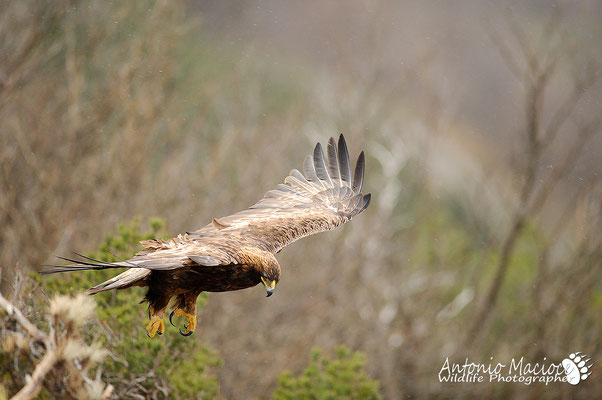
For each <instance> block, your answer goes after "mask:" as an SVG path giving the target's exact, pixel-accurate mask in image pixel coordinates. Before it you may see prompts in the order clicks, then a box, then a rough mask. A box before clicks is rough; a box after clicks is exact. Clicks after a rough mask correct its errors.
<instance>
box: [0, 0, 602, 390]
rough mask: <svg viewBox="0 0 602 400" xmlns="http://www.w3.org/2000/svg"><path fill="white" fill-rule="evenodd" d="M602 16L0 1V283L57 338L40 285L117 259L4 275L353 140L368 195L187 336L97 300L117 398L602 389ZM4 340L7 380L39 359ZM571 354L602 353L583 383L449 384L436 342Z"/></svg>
mask: <svg viewBox="0 0 602 400" xmlns="http://www.w3.org/2000/svg"><path fill="white" fill-rule="evenodd" d="M601 14H602V5H601V4H600V3H599V2H597V1H594V0H591V1H582V2H578V3H569V2H549V1H536V0H533V1H528V2H510V1H509V2H476V1H468V0H464V1H459V2H453V4H452V3H451V2H440V1H430V2H423V1H407V2H393V1H383V2H372V1H355V0H354V1H348V2H345V3H339V2H321V3H319V4H305V3H304V2H299V3H296V4H290V3H288V2H287V3H280V2H277V1H270V0H252V1H245V2H243V1H237V0H230V1H220V2H214V1H192V0H191V1H188V2H177V3H176V2H168V1H139V2H108V1H107V2H89V1H67V0H59V1H52V2H51V1H33V0H31V1H30V0H27V1H3V2H1V3H0V35H1V37H2V38H3V39H4V40H2V41H0V224H1V226H2V229H1V230H0V267H2V272H3V273H2V278H3V282H2V283H3V284H2V293H3V294H5V297H7V298H9V299H10V300H11V301H13V302H14V303H15V304H17V305H20V306H21V309H22V310H23V312H24V314H25V315H26V316H27V317H28V318H29V319H30V320H31V321H32V322H34V323H36V324H38V325H39V326H40V328H41V329H45V328H47V326H46V325H45V324H46V323H45V322H44V321H45V319H44V317H43V311H41V310H45V309H46V304H48V298H51V297H53V295H54V294H57V293H71V294H76V293H79V292H81V291H83V290H84V289H86V288H87V287H88V286H90V285H92V284H95V283H98V282H100V281H102V279H103V278H106V276H109V275H110V273H96V274H88V273H87V274H80V275H78V274H72V276H70V277H67V276H63V277H60V278H57V279H49V280H45V279H44V280H40V279H36V281H37V283H36V281H32V280H30V279H25V281H23V280H15V272H16V271H24V272H31V271H35V270H38V269H39V268H40V265H41V264H44V263H54V262H56V259H55V258H54V255H69V254H71V252H72V251H82V252H85V253H87V254H93V255H95V256H97V257H104V258H106V259H110V257H114V256H117V257H122V258H125V257H127V256H128V255H129V254H131V253H132V252H134V251H136V247H135V246H136V245H135V243H136V242H137V240H139V239H140V238H143V237H150V236H159V237H163V236H168V235H169V234H171V235H173V234H177V233H179V232H184V231H187V230H188V231H190V230H194V229H198V228H199V227H200V226H202V225H204V224H206V223H207V221H210V220H211V218H213V217H219V216H223V215H228V214H229V213H232V212H235V211H239V210H241V209H243V208H246V207H248V206H249V205H251V204H253V203H254V202H255V201H256V200H257V199H259V198H260V197H261V196H262V195H263V194H264V192H265V191H267V190H268V189H270V188H271V187H273V186H275V185H276V184H277V183H280V182H281V181H282V180H283V178H284V177H285V175H286V174H287V172H288V171H289V170H290V169H291V168H294V167H295V168H298V167H300V166H301V163H302V161H303V159H304V157H305V156H306V155H307V154H309V152H310V151H311V149H312V146H313V145H314V144H315V142H317V141H321V142H325V141H326V140H327V138H328V137H329V136H336V135H337V134H338V133H340V132H342V133H344V134H345V136H346V137H347V140H348V143H349V145H350V151H351V152H352V154H357V153H358V152H359V151H360V150H361V149H365V150H366V155H367V177H366V188H367V191H368V192H372V193H373V196H374V197H373V202H372V205H371V207H370V208H369V209H368V210H367V211H366V212H365V213H364V214H362V215H361V216H359V217H358V218H356V219H355V220H354V221H353V223H352V224H348V225H345V226H344V227H343V228H341V229H339V230H337V231H333V232H330V233H326V234H324V235H323V236H321V237H319V238H315V237H311V238H308V239H305V240H303V241H302V242H299V243H296V244H295V245H293V246H290V247H287V248H286V249H285V250H284V251H283V252H282V253H281V254H280V255H279V260H280V263H281V265H282V267H283V277H282V281H281V282H280V284H279V287H278V293H277V295H276V296H274V297H271V298H270V299H265V297H264V296H263V295H262V293H260V292H261V291H260V289H259V288H256V289H250V290H246V291H241V292H233V293H228V294H215V295H210V296H209V297H208V298H203V300H202V302H203V304H204V307H203V308H202V309H200V310H199V329H198V330H197V332H196V333H195V335H194V336H192V337H190V338H187V339H182V338H180V337H179V335H177V331H176V330H174V329H167V330H166V334H165V335H163V336H162V337H160V338H159V339H155V340H148V339H147V338H146V336H144V330H143V329H142V328H143V326H144V324H145V318H146V315H145V313H146V311H145V307H144V306H142V305H138V304H137V302H138V301H139V299H140V298H141V296H142V292H141V291H139V290H138V289H131V290H129V291H127V292H119V293H110V294H101V295H98V296H96V297H94V299H95V300H96V301H97V303H98V307H97V308H96V319H95V320H94V321H92V322H90V323H89V324H87V325H85V326H84V328H82V329H83V336H84V337H85V339H86V340H88V342H89V343H91V342H94V343H96V342H98V343H100V344H101V345H102V346H104V347H106V348H107V350H108V351H109V356H108V357H106V358H105V361H104V362H103V363H102V366H100V367H97V366H96V367H93V368H95V369H94V370H93V371H96V372H95V373H98V374H100V375H99V376H100V377H101V379H102V381H103V382H106V383H110V384H112V385H113V387H114V392H113V394H112V396H114V397H115V398H128V397H129V398H162V397H173V398H195V397H206V398H213V397H216V396H217V397H220V396H223V397H227V398H254V397H259V398H268V397H270V396H272V395H273V396H274V397H275V398H307V397H308V396H311V394H308V393H307V392H304V390H305V388H306V387H307V386H308V385H309V386H312V387H315V388H318V389H317V390H320V392H319V394H314V396H316V398H322V397H319V396H323V398H330V397H328V396H336V395H340V396H344V393H347V392H345V390H349V387H348V385H347V386H346V384H345V382H350V381H352V382H355V383H358V387H357V390H362V392H354V393H361V396H365V397H368V398H369V397H370V396H372V397H375V396H377V394H376V393H379V394H380V396H382V397H384V398H391V399H394V398H402V397H415V398H432V397H440V398H464V397H467V396H474V397H488V398H494V397H495V398H508V397H513V398H516V397H518V398H556V397H565V398H599V397H600V395H601V394H602V386H601V384H600V380H599V379H598V378H596V377H599V376H600V375H599V374H600V372H601V370H600V360H601V355H602V348H601V343H602V342H601V341H600V332H601V331H602V320H601V318H600V315H602V282H601V277H602V268H601V267H602V263H601V260H602V224H601V222H602V221H601V216H602V204H601V199H602V185H601V173H602V168H601V166H602V164H601V163H600V159H601V153H602V133H601V129H600V127H601V118H602V116H601V113H600V110H601V109H602V107H601V106H602V82H600V78H601V77H600V75H601V71H602V69H601V65H602V41H600V38H601V37H602V25H601V24H600V23H599V16H600V15H601ZM134 216H139V217H140V218H141V220H134V221H133V222H131V221H132V218H133V217H134ZM153 216H159V217H161V218H163V219H164V220H165V221H167V222H166V225H165V224H164V223H163V222H161V221H160V220H157V219H152V218H151V217H153ZM141 221H144V222H143V223H141ZM147 221H148V223H147ZM123 223H125V225H121V227H120V228H118V229H117V231H116V232H115V229H116V227H117V226H119V225H120V224H123ZM141 225H142V227H141ZM147 225H148V227H147ZM107 234H108V236H107ZM99 243H100V244H102V245H101V247H100V248H99ZM95 249H98V250H97V252H96V253H93V252H94V251H95ZM205 302H206V304H205ZM2 319H3V322H2V323H3V330H2V335H3V336H4V337H9V336H11V335H12V334H13V333H14V334H18V333H19V328H18V327H17V326H16V325H15V323H14V322H9V321H8V319H7V318H5V315H3V316H2ZM266 326H269V329H266ZM11 332H12V333H11ZM77 340H79V339H77ZM23 343H24V342H23ZM341 344H344V345H346V346H348V348H350V349H352V350H353V352H356V351H357V352H360V353H363V354H364V355H365V366H364V361H363V359H362V355H361V354H360V353H353V352H351V351H350V350H348V349H344V348H339V350H338V351H335V348H336V347H337V346H338V345H341ZM314 346H318V347H319V348H322V349H324V351H325V354H326V355H324V354H322V353H320V351H318V350H316V351H314V352H313V353H312V350H311V349H312V348H314ZM30 347H31V346H30ZM23 348H24V349H27V348H29V347H27V346H25V347H23ZM6 349H8V350H10V351H9V352H5V353H4V355H3V356H2V358H1V359H0V360H2V371H3V377H2V378H1V379H2V385H3V386H4V387H5V391H6V393H7V394H8V395H11V394H14V392H15V391H16V390H18V388H19V386H20V385H22V384H24V382H25V380H24V379H25V374H26V373H31V371H30V369H28V368H27V365H31V366H33V365H35V363H36V360H37V358H36V357H37V356H36V354H37V353H36V354H34V353H35V352H34V353H32V354H28V355H27V356H23V357H24V358H23V359H22V360H21V364H18V365H20V366H21V368H20V369H18V370H16V369H15V365H17V364H15V363H14V357H13V355H12V353H11V351H12V349H13V347H10V346H8V347H6V348H5V350H6ZM575 351H582V352H584V353H586V354H589V355H590V356H591V357H592V359H593V360H594V361H595V362H596V364H595V365H594V370H593V373H592V378H595V379H590V380H588V381H586V382H584V383H583V384H580V385H578V386H576V387H572V386H570V385H566V384H563V385H553V386H544V385H539V384H533V385H530V386H526V385H522V384H481V385H475V384H472V385H471V384H444V383H439V381H438V379H437V373H438V372H439V370H440V368H441V366H442V364H443V361H444V360H445V358H446V357H450V360H452V359H455V360H457V361H463V360H464V359H465V358H467V357H468V358H469V359H470V360H471V361H475V362H486V361H488V360H489V359H490V357H494V359H495V360H500V361H502V362H503V360H509V359H511V358H512V357H521V356H524V357H525V358H526V359H528V360H533V362H535V361H541V360H543V358H544V357H547V360H554V361H556V362H558V361H560V360H561V359H562V358H564V357H566V355H567V354H569V353H571V352H575ZM310 354H313V355H312V356H311V357H310ZM330 356H332V357H333V359H330V358H328V357H330ZM27 360H29V361H27ZM23 363H25V364H23ZM27 363H30V364H27ZM308 363H309V364H308ZM333 365H334V366H335V367H334V369H333V367H332V366H333ZM284 370H289V371H291V372H290V373H288V372H283V371H284ZM333 370H334V371H335V373H333ZM364 370H365V372H364ZM337 371H338V372H341V373H340V374H338V375H337V373H336V372H337ZM7 374H8V375H7ZM316 374H318V375H316ZM350 376H352V377H353V378H352V379H351V380H350V378H349V377H350ZM7 377H10V378H11V379H9V380H7V379H8V378H7ZM279 377H280V378H279ZM308 382H309V383H308ZM333 382H335V383H333ZM341 382H342V383H341ZM359 384H361V385H359ZM51 389H52V387H50V388H48V387H45V390H46V392H45V393H46V395H48V396H53V395H55V396H56V395H57V394H56V393H57V392H53V391H52V390H51ZM337 390H342V391H337ZM358 396H360V394H358ZM1 397H2V394H1V393H0V398H1Z"/></svg>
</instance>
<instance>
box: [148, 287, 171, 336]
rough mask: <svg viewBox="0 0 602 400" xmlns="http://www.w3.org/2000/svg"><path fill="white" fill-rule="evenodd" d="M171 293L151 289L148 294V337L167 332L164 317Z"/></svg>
mask: <svg viewBox="0 0 602 400" xmlns="http://www.w3.org/2000/svg"><path fill="white" fill-rule="evenodd" d="M170 299H171V295H166V294H164V293H157V292H155V291H151V290H149V292H148V293H147V294H146V300H147V301H148V302H149V306H148V317H149V319H150V322H149V323H148V325H146V333H147V335H148V337H151V338H152V337H154V336H155V334H157V333H158V334H159V335H162V334H163V332H165V323H164V322H163V317H164V316H165V310H166V309H167V305H168V304H169V300H170Z"/></svg>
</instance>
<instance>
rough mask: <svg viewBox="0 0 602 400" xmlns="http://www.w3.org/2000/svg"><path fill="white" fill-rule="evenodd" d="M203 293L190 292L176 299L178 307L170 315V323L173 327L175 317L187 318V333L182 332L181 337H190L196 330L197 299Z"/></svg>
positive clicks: (185, 326)
mask: <svg viewBox="0 0 602 400" xmlns="http://www.w3.org/2000/svg"><path fill="white" fill-rule="evenodd" d="M199 294H201V292H196V291H194V292H193V291H190V292H186V293H183V294H180V295H178V296H177V297H176V307H175V308H174V310H173V311H172V312H171V314H169V322H170V323H171V324H172V325H173V326H175V325H174V323H173V321H172V318H173V317H186V325H184V328H185V329H186V331H185V332H182V330H180V335H182V336H190V335H192V333H193V332H194V331H195V329H196V299H197V297H199Z"/></svg>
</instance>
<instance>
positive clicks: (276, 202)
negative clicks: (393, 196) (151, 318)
mask: <svg viewBox="0 0 602 400" xmlns="http://www.w3.org/2000/svg"><path fill="white" fill-rule="evenodd" d="M327 149H328V164H326V161H325V159H324V153H323V151H322V146H321V145H320V143H318V144H316V147H315V148H314V152H313V155H309V156H307V157H306V158H305V160H304V162H303V172H304V173H301V172H300V171H299V170H297V169H293V170H291V172H290V174H289V175H288V176H287V177H286V178H285V180H284V184H279V185H277V186H276V187H275V188H274V189H272V190H270V191H268V192H267V193H266V194H265V196H264V197H263V198H262V199H261V200H259V201H258V202H257V203H255V204H254V205H253V206H251V207H250V208H249V209H248V210H244V211H241V212H238V213H236V214H232V215H229V216H226V217H220V218H219V221H220V225H221V226H224V227H223V228H221V229H216V227H215V225H214V224H209V225H207V226H205V227H203V228H201V229H199V230H198V231H195V232H192V233H189V234H190V235H191V237H193V238H194V237H199V241H200V242H202V241H203V240H209V239H215V240H218V238H224V237H228V238H233V239H236V240H238V241H239V243H241V244H244V245H250V246H258V247H260V248H262V249H264V250H268V251H272V252H278V251H280V249H282V247H284V246H286V245H287V244H289V243H291V242H293V241H295V240H298V239H300V238H302V237H305V236H308V235H312V234H315V233H319V232H324V231H327V230H330V229H334V228H336V227H337V226H339V225H341V224H343V223H345V222H347V221H349V220H350V219H351V218H353V217H354V216H355V215H357V214H359V213H361V212H362V211H364V210H365V209H366V207H368V204H369V202H370V195H363V194H362V193H361V190H362V186H363V179H364V168H365V161H364V154H363V152H362V153H361V154H360V156H359V157H358V160H357V164H356V166H355V170H354V174H353V181H352V177H351V166H350V164H349V152H348V150H347V144H346V143H345V138H344V137H343V135H340V137H339V140H338V143H336V142H335V140H334V138H330V140H329V141H328V146H327Z"/></svg>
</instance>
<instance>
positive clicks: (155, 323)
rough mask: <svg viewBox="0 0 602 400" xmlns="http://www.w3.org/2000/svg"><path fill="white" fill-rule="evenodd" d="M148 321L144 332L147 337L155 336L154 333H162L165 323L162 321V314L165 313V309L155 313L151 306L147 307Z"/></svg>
mask: <svg viewBox="0 0 602 400" xmlns="http://www.w3.org/2000/svg"><path fill="white" fill-rule="evenodd" d="M148 314H149V319H150V322H149V323H148V325H146V334H147V335H148V337H150V338H152V337H155V334H157V333H158V334H159V335H162V334H163V332H165V323H164V322H163V315H164V314H165V309H163V310H160V311H159V312H157V313H156V314H155V309H154V308H153V307H149V309H148Z"/></svg>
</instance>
